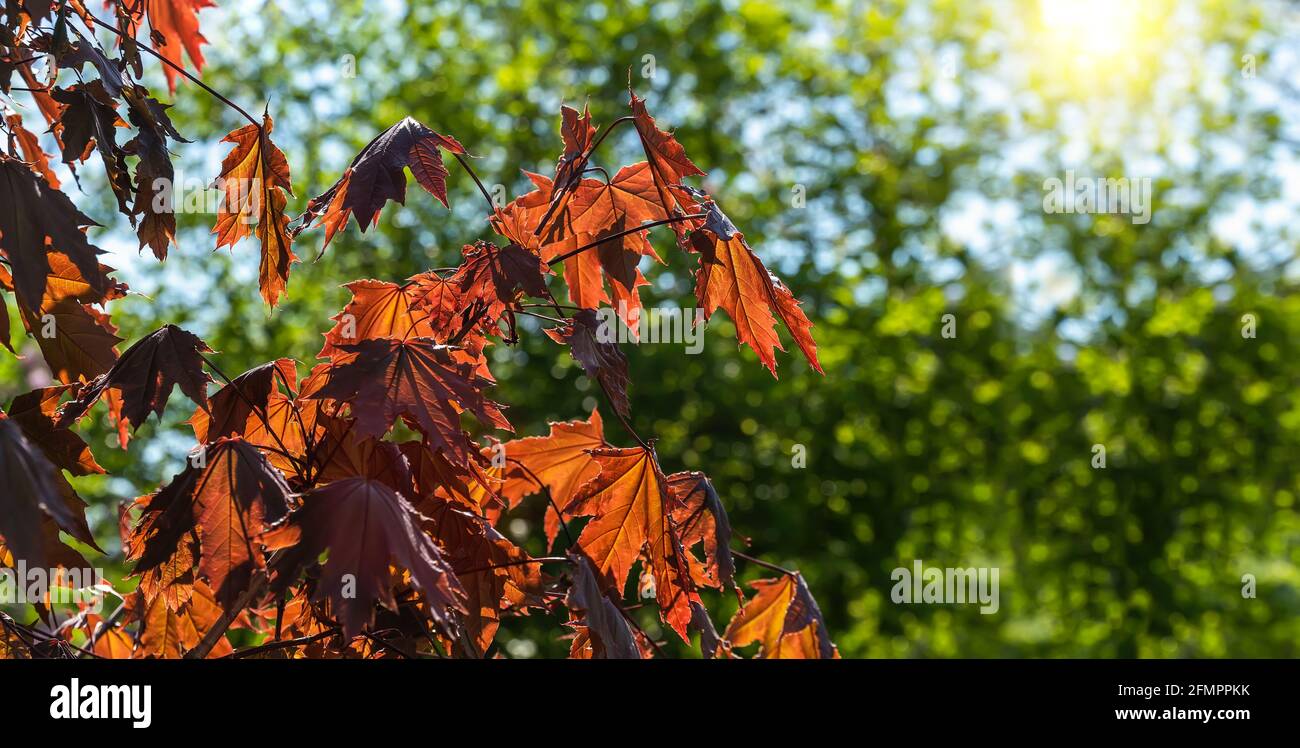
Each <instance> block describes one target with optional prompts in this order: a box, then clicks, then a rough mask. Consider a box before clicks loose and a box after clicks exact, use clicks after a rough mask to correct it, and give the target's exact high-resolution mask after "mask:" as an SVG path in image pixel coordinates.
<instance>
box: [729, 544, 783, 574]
mask: <svg viewBox="0 0 1300 748" xmlns="http://www.w3.org/2000/svg"><path fill="white" fill-rule="evenodd" d="M731 555H733V556H735V557H736V558H739V559H743V560H745V561H748V562H750V563H751V564H754V565H756V566H761V567H763V568H764V569H768V570H770V571H775V572H779V573H781V574H785V575H786V576H788V577H792V576H794V575H795V574H797V573H798V572H794V571H791V570H789V569H787V568H785V567H784V566H777V565H776V564H774V563H771V562H769V561H764V560H763V559H761V558H755V557H753V556H750V555H749V554H746V553H741V552H740V551H738V550H736V549H734V548H733V549H732V550H731Z"/></svg>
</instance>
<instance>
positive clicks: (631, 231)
mask: <svg viewBox="0 0 1300 748" xmlns="http://www.w3.org/2000/svg"><path fill="white" fill-rule="evenodd" d="M707 216H708V214H707V213H687V214H685V215H680V216H673V217H672V218H664V219H661V220H658V221H653V222H651V223H643V224H641V225H640V226H633V227H632V228H630V229H625V230H623V231H619V232H617V233H614V234H610V235H609V236H603V237H601V238H599V239H597V240H596V241H594V242H588V243H587V244H584V245H582V246H581V247H578V248H577V249H572V250H569V251H568V252H565V253H563V254H559V255H556V256H554V257H552V258H551V259H549V260H547V261H546V264H547V265H554V264H555V263H557V262H563V261H564V260H567V259H569V258H570V257H573V256H574V255H576V254H581V253H582V252H586V251H587V250H589V249H591V248H592V247H599V246H600V245H602V244H604V243H605V242H608V241H613V240H615V239H621V238H623V237H625V236H627V235H628V234H635V233H636V232H638V231H645V230H646V229H652V228H654V227H656V226H663V225H665V224H669V223H681V222H682V221H691V220H695V219H697V218H705V217H707Z"/></svg>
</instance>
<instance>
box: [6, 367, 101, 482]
mask: <svg viewBox="0 0 1300 748" xmlns="http://www.w3.org/2000/svg"><path fill="white" fill-rule="evenodd" d="M71 389H72V388H71V387H70V386H69V385H59V386H55V387H43V388H40V389H35V390H32V391H31V392H27V393H25V394H22V395H19V396H17V397H15V398H14V399H13V400H12V401H11V402H10V403H9V408H8V409H7V411H6V412H7V413H8V416H9V418H10V419H12V420H13V422H14V423H16V424H18V426H19V427H20V428H22V430H23V434H24V435H26V437H27V438H28V439H29V440H30V441H31V442H32V443H33V444H35V445H36V446H38V447H40V448H41V451H42V452H43V453H44V454H45V456H46V458H48V459H49V460H50V462H52V463H53V464H54V465H55V466H56V467H59V468H61V469H63V470H67V471H68V472H69V473H71V474H72V475H94V474H99V475H102V474H103V473H104V472H105V471H104V468H102V467H100V465H99V463H98V462H96V461H95V455H93V454H92V453H91V451H90V446H89V445H87V444H86V442H85V440H83V439H82V438H81V437H80V436H78V435H77V434H76V432H74V431H72V430H70V429H66V428H59V427H57V426H56V425H55V423H56V420H57V411H58V407H59V400H60V398H61V397H62V396H63V395H64V394H65V393H67V392H68V391H69V390H71Z"/></svg>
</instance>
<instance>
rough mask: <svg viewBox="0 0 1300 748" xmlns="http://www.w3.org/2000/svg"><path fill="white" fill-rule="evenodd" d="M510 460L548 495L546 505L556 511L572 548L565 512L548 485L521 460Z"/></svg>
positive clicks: (571, 535)
mask: <svg viewBox="0 0 1300 748" xmlns="http://www.w3.org/2000/svg"><path fill="white" fill-rule="evenodd" d="M508 459H509V461H510V462H513V463H514V464H516V465H518V466H519V467H521V468H523V470H524V472H525V473H527V474H528V477H529V478H532V479H533V482H534V483H536V484H537V487H538V488H540V489H542V493H543V494H545V495H546V503H548V504H550V505H551V508H552V509H554V510H555V517H556V519H558V520H560V529H562V530H564V537H565V539H566V540H568V541H569V545H570V546H572V545H573V534H572V533H570V532H569V524H568V523H567V522H565V521H564V512H561V511H560V505H559V504H556V503H555V499H554V498H553V497H552V496H551V489H550V488H547V486H546V484H545V483H543V482H542V479H541V478H538V477H537V474H536V473H534V472H533V471H532V470H529V469H528V466H527V465H525V464H524V463H522V462H520V461H519V460H517V459H515V458H513V457H510V458H508Z"/></svg>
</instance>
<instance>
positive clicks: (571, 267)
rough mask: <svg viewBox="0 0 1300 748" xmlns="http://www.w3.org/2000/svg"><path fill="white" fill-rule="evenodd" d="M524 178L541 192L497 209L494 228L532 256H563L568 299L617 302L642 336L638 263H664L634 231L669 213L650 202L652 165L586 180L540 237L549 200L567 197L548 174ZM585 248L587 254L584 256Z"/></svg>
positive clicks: (591, 305) (586, 303) (589, 304)
mask: <svg viewBox="0 0 1300 748" xmlns="http://www.w3.org/2000/svg"><path fill="white" fill-rule="evenodd" d="M525 174H526V175H527V176H528V178H529V179H530V180H532V182H533V184H534V185H535V186H536V187H537V189H535V190H533V191H532V192H529V193H528V194H526V195H523V196H522V197H519V198H517V199H515V200H514V201H512V202H510V203H509V204H507V205H506V206H505V207H503V208H500V209H498V210H497V212H496V213H495V215H494V216H493V218H492V227H493V229H494V230H495V231H496V232H497V233H499V234H501V235H502V236H505V237H506V238H508V239H510V240H511V241H513V242H515V243H517V244H520V245H521V246H524V247H527V248H528V249H529V250H531V251H534V252H540V251H541V250H543V249H545V251H546V252H548V253H550V255H551V257H552V258H555V257H564V260H563V263H564V282H565V285H567V286H568V289H569V300H570V301H572V302H573V303H574V304H575V305H577V306H579V307H582V308H584V309H596V308H598V307H599V306H600V304H601V303H602V302H603V303H614V304H616V309H617V310H618V313H619V316H620V317H621V318H622V319H623V321H624V322H625V323H626V324H627V325H628V326H629V328H630V329H631V331H632V333H633V335H634V337H635V335H636V333H637V326H636V318H637V316H638V315H639V311H640V309H641V299H640V293H639V291H638V290H637V289H638V288H640V287H641V286H645V285H648V282H647V281H646V279H645V276H643V275H642V274H641V271H640V270H639V269H638V264H639V263H640V260H641V257H643V256H647V257H652V258H654V259H655V260H656V261H658V262H662V260H661V259H660V258H659V256H658V255H657V254H655V251H654V248H653V247H652V246H651V245H650V241H649V239H648V232H647V231H629V229H632V228H635V226H637V225H640V224H641V223H642V222H643V221H644V220H646V219H651V218H660V217H662V216H663V215H664V213H663V211H662V209H660V208H658V207H657V206H656V205H655V204H653V203H652V202H649V200H648V198H647V197H646V195H647V193H648V192H650V191H653V187H654V186H653V183H652V182H651V181H650V179H649V172H648V169H647V164H646V162H644V161H643V162H641V163H640V164H635V165H633V166H630V167H625V168H623V169H621V170H619V172H618V174H617V175H616V176H615V178H614V180H613V181H611V182H610V183H608V184H606V183H604V182H600V181H598V180H595V179H583V180H581V182H580V183H578V184H577V186H576V187H575V188H574V189H573V190H570V191H569V192H567V193H565V197H564V199H563V202H562V203H561V206H562V207H559V208H557V209H556V211H555V213H554V215H553V217H552V218H551V220H550V221H549V222H548V223H547V224H546V229H545V231H543V232H542V234H541V236H540V237H539V236H536V235H535V232H534V227H535V226H536V225H537V224H538V222H540V221H541V219H542V218H543V217H544V214H545V213H546V211H547V206H548V204H549V202H550V201H551V200H552V199H560V198H559V193H558V192H553V190H552V187H553V184H552V182H551V180H549V179H547V178H546V177H544V176H541V175H539V174H532V173H529V172H525ZM553 195H555V197H554V198H553ZM570 197H571V198H572V202H570V201H569V198H570ZM625 231H629V232H628V233H624V232H625ZM581 247H587V249H585V250H582V251H579V249H580V248H581ZM574 252H576V254H572V253H574ZM566 255H567V256H566ZM606 282H608V286H609V289H610V290H611V291H612V292H613V294H614V298H613V301H611V299H610V296H609V294H608V293H607V292H606V290H605V288H606Z"/></svg>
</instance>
